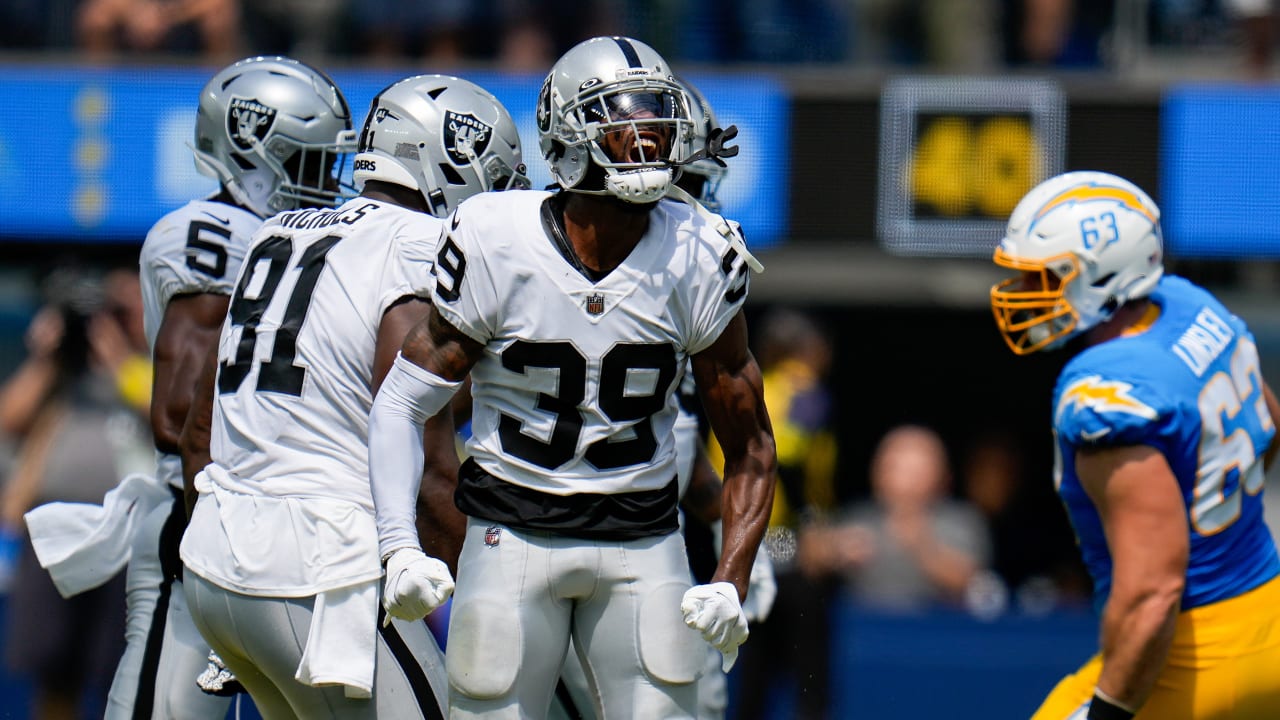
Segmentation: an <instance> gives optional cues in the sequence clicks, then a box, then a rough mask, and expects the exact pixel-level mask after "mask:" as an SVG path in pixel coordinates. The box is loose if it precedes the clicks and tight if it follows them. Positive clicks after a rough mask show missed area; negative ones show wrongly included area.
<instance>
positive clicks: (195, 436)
mask: <svg viewBox="0 0 1280 720" xmlns="http://www.w3.org/2000/svg"><path fill="white" fill-rule="evenodd" d="M217 377H218V346H217V345H216V344H215V345H214V346H213V347H211V348H209V352H208V354H207V355H206V356H205V361H204V367H203V368H202V369H201V371H200V378H199V379H198V380H197V381H196V385H195V388H193V390H192V396H191V408H190V410H188V411H187V419H186V422H185V423H184V424H183V426H182V435H181V439H180V440H179V442H178V447H179V450H180V451H181V454H182V491H183V494H184V496H185V500H186V504H187V516H188V517H190V516H191V510H192V509H193V508H195V506H196V498H197V496H198V495H199V493H197V492H196V484H195V483H196V474H197V473H199V472H200V471H201V470H203V469H204V467H205V466H206V465H208V464H209V436H210V434H211V433H212V428H213V393H214V388H213V384H214V381H215V380H216V379H217Z"/></svg>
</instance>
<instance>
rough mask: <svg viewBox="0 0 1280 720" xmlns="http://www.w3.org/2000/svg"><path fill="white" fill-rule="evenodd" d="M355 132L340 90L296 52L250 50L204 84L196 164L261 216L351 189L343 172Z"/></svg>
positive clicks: (330, 201) (327, 200)
mask: <svg viewBox="0 0 1280 720" xmlns="http://www.w3.org/2000/svg"><path fill="white" fill-rule="evenodd" d="M355 139H356V137H355V131H354V130H352V128H351V110H350V108H348V107H347V101H346V99H345V98H344V97H343V96H342V92H341V91H340V90H338V87H337V86H336V85H334V84H333V81H332V80H330V79H329V78H328V76H326V75H325V74H324V73H322V72H320V71H319V70H316V69H315V68H313V67H310V66H309V65H306V64H304V63H301V62H298V61H297V60H292V59H290V58H286V57H255V58H246V59H244V60H241V61H239V62H237V63H235V64H233V65H230V66H229V67H226V68H224V69H223V70H221V71H219V72H218V74H217V75H214V76H213V78H212V79H211V80H210V81H209V82H208V83H207V84H206V85H205V86H204V89H203V90H201V91H200V105H199V111H198V114H197V115H196V136H195V148H194V151H195V159H196V168H198V169H199V170H200V172H201V173H203V174H205V175H208V176H210V177H214V178H217V179H218V181H219V182H220V183H222V185H223V186H224V187H225V188H226V189H227V191H228V192H230V193H231V196H232V197H234V198H235V200H236V202H238V203H240V204H241V205H243V206H244V207H246V208H248V209H249V210H251V211H253V212H254V213H257V214H258V215H259V216H261V217H268V216H271V215H274V214H276V213H278V212H281V211H284V210H293V209H295V208H298V207H320V206H330V205H334V204H335V203H336V202H337V201H338V200H339V199H341V198H343V197H344V196H346V195H349V194H350V193H349V192H346V193H344V192H343V191H342V188H340V186H339V178H340V177H341V171H342V163H343V162H345V159H346V156H347V155H348V154H349V153H351V152H352V151H354V150H355Z"/></svg>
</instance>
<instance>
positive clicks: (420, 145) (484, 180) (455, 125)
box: [354, 75, 529, 217]
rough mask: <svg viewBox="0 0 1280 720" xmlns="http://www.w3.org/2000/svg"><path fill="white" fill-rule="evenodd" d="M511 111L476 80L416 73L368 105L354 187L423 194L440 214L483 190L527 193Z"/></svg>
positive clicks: (447, 212) (451, 210)
mask: <svg viewBox="0 0 1280 720" xmlns="http://www.w3.org/2000/svg"><path fill="white" fill-rule="evenodd" d="M520 155H521V153H520V136H519V134H518V133H517V131H516V123H515V121H514V120H512V119H511V114H510V113H509V112H507V109H506V108H505V107H503V105H502V103H500V102H498V99H497V98H496V97H494V96H493V95H491V94H490V93H489V92H488V91H487V90H485V89H483V88H481V87H480V86H478V85H476V84H475V83H472V82H468V81H466V80H463V79H461V78H456V77H450V76H448V75H417V76H415V77H410V78H405V79H404V80H401V81H399V82H397V83H395V84H393V85H391V86H390V87H388V88H387V89H385V90H383V91H382V92H381V93H379V94H378V96H377V97H376V98H374V100H373V104H372V105H370V106H369V117H368V118H367V119H366V120H365V123H364V130H363V131H361V133H360V149H359V154H358V155H356V159H355V174H354V178H355V182H356V187H363V185H364V183H365V182H368V181H369V180H381V181H383V182H389V183H395V184H396V185H402V186H404V187H407V188H412V189H414V190H417V191H418V192H420V193H422V197H423V198H425V199H426V201H427V205H428V207H430V208H431V214H432V215H434V216H436V217H445V216H446V215H448V214H449V213H451V212H453V209H454V208H456V207H457V206H458V203H460V202H462V201H463V200H466V199H467V198H469V197H471V196H472V195H475V194H476V193H481V192H484V191H486V190H507V189H516V188H518V189H528V188H529V178H527V177H525V174H524V173H525V166H524V163H523V162H521V159H520Z"/></svg>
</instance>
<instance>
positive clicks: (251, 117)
mask: <svg viewBox="0 0 1280 720" xmlns="http://www.w3.org/2000/svg"><path fill="white" fill-rule="evenodd" d="M275 121H276V109H275V108H273V107H268V106H267V105H263V104H262V103H260V102H258V101H257V100H255V99H251V98H242V97H232V98H231V103H230V104H229V105H228V106H227V135H229V136H230V137H231V141H232V142H233V143H235V145H236V147H238V148H240V149H241V150H252V149H253V145H254V142H253V139H254V138H257V139H258V142H262V141H264V140H266V138H267V134H268V133H270V132H271V126H272V125H273V124H274V123H275Z"/></svg>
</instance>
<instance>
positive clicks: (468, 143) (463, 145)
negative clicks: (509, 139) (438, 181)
mask: <svg viewBox="0 0 1280 720" xmlns="http://www.w3.org/2000/svg"><path fill="white" fill-rule="evenodd" d="M492 138H493V126H492V125H490V124H488V123H486V122H483V121H481V120H480V119H479V118H477V117H476V116H475V115H472V114H470V113H467V114H466V115H463V114H461V113H456V112H454V111H452V110H446V111H445V113H444V149H445V152H447V153H449V159H450V160H452V161H453V164H454V165H459V166H462V165H469V164H471V160H469V159H468V158H467V155H468V153H467V149H468V148H470V150H471V154H474V155H475V157H480V156H481V155H483V154H484V151H485V149H486V148H488V147H489V140H491V139H492Z"/></svg>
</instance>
